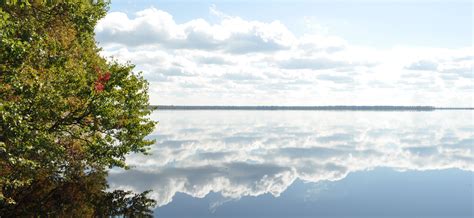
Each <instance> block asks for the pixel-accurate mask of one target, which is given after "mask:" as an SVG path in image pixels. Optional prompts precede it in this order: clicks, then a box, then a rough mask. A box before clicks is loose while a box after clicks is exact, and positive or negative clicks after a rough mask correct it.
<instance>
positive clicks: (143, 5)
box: [95, 0, 474, 107]
mask: <svg viewBox="0 0 474 218" xmlns="http://www.w3.org/2000/svg"><path fill="white" fill-rule="evenodd" d="M473 9H474V8H473V3H472V1H469V0H467V1H466V0H452V1H435V0H418V1H416V0H412V1H408V0H381V1H375V0H354V1H349V0H335V1H329V0H315V1H303V0H296V1H289V0H288V1H284V0H276V1H270V0H254V1H235V0H223V1H207V0H203V1H197V0H193V1H191V0H188V1H184V0H175V1H171V0H166V1H151V0H138V1H131V0H130V1H129V0H115V1H114V0H112V3H111V5H110V10H109V12H108V14H107V15H106V17H104V18H103V19H102V20H100V21H99V23H98V25H97V26H96V29H95V32H96V40H97V41H98V43H99V46H101V47H102V48H103V50H102V55H104V56H106V57H114V58H115V59H117V60H119V61H122V62H126V61H130V62H131V63H133V64H135V65H136V68H135V69H136V71H137V72H138V71H141V72H142V73H143V76H144V77H145V78H146V79H147V80H148V81H149V83H150V90H149V94H150V102H151V104H161V105H432V106H440V107H444V106H446V107H448V106H449V107H472V106H474V95H473V93H474V73H473V66H474V60H473V57H474V51H473V33H472V31H473V16H472V11H473Z"/></svg>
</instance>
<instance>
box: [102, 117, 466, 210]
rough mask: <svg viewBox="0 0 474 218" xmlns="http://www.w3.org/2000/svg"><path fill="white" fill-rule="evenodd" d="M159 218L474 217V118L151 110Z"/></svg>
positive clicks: (150, 176)
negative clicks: (156, 121) (155, 123)
mask: <svg viewBox="0 0 474 218" xmlns="http://www.w3.org/2000/svg"><path fill="white" fill-rule="evenodd" d="M152 118H153V119H155V120H158V121H159V122H160V123H159V125H158V126H157V128H156V130H155V132H154V133H153V134H152V135H151V136H150V137H151V138H154V139H156V144H155V145H153V146H152V148H151V151H150V152H151V155H150V156H144V155H131V156H129V157H128V163H129V164H130V165H132V166H134V168H132V169H131V170H128V171H123V170H117V169H113V170H112V171H111V173H110V175H109V182H110V183H111V188H124V189H132V190H135V191H144V190H148V189H152V190H153V198H155V199H156V200H157V201H158V205H159V207H158V208H156V210H155V216H157V217H433V216H437V217H474V200H473V194H474V193H473V180H474V159H473V157H474V156H473V149H474V112H473V111H431V112H360V111H359V112H347V111H344V112H342V111H155V112H154V113H153V114H152Z"/></svg>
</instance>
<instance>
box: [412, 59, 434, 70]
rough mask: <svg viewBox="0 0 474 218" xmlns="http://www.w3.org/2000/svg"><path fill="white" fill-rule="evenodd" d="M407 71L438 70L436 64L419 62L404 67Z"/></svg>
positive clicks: (425, 61) (424, 61)
mask: <svg viewBox="0 0 474 218" xmlns="http://www.w3.org/2000/svg"><path fill="white" fill-rule="evenodd" d="M406 69H408V70H426V71H436V70H437V69H438V63H436V62H434V61H428V60H421V61H417V62H415V63H412V64H410V65H409V66H407V67H406Z"/></svg>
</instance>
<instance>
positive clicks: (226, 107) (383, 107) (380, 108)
mask: <svg viewBox="0 0 474 218" xmlns="http://www.w3.org/2000/svg"><path fill="white" fill-rule="evenodd" d="M149 108H151V109H152V110H346V111H347V110H352V111H356V110H366V111H370V110H375V111H391V110H392V111H434V110H474V107H434V106H424V105H423V106H422V105H413V106H399V105H320V106H301V105H300V106H276V105H150V106H149Z"/></svg>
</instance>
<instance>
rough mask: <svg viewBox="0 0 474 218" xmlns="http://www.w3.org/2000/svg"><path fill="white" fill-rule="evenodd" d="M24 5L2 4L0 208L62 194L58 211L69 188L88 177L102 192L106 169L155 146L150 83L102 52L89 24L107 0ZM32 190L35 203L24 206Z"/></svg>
mask: <svg viewBox="0 0 474 218" xmlns="http://www.w3.org/2000/svg"><path fill="white" fill-rule="evenodd" d="M20 2H28V5H27V6H24V5H23V6H21V5H18V4H4V3H5V2H3V3H2V4H0V5H1V7H0V208H10V209H12V208H13V209H15V210H17V211H20V210H22V211H24V212H25V211H30V210H33V211H38V210H39V209H38V208H37V206H38V204H40V203H41V202H48V196H51V195H55V194H54V193H56V195H58V193H62V194H64V195H65V196H63V197H64V198H65V199H66V200H63V201H61V202H57V203H52V204H51V205H58V204H59V205H60V206H59V207H58V208H63V210H64V208H68V207H69V206H68V203H67V202H69V203H70V204H73V202H74V200H78V199H80V198H81V197H80V195H79V194H77V195H73V196H69V197H68V196H66V195H67V194H65V193H69V194H70V193H79V192H74V191H70V192H69V191H64V190H70V189H73V188H67V187H76V186H74V184H82V185H85V187H92V186H91V185H86V184H89V183H88V181H89V180H87V179H88V178H89V179H90V178H94V179H93V180H101V182H99V183H98V184H102V186H99V187H96V188H95V189H96V190H104V189H105V188H106V183H105V182H104V181H105V179H104V178H105V176H106V172H105V170H106V169H107V168H110V167H114V166H118V167H126V165H125V162H124V161H125V155H127V154H129V153H132V152H140V153H146V151H147V148H148V147H149V145H151V144H152V143H153V141H150V140H147V139H146V138H145V137H146V136H147V135H148V134H149V133H150V132H151V131H152V130H153V127H154V125H155V123H154V122H153V121H151V120H149V119H148V118H147V115H148V114H149V113H150V110H149V109H148V106H149V105H148V94H147V91H148V84H147V82H146V80H144V79H143V77H142V76H141V75H140V74H136V73H134V72H133V67H134V66H133V65H131V64H125V65H124V64H119V63H117V62H116V61H107V60H105V59H104V58H102V57H101V56H100V55H99V54H98V52H99V51H100V50H99V48H97V46H96V42H95V40H94V26H95V24H96V23H97V21H98V20H99V19H100V18H101V17H103V16H104V15H105V13H106V10H107V4H106V3H104V2H102V1H98V3H97V4H89V3H83V2H81V1H64V2H63V3H56V4H43V3H41V2H44V1H20ZM38 2H40V3H38ZM30 3H31V4H30ZM102 180H103V181H102ZM32 189H35V190H32ZM84 189H87V188H84ZM91 190H94V188H91ZM85 193H87V191H86V192H85ZM91 193H92V192H91ZM97 193H104V194H105V192H103V191H102V192H97ZM31 194H36V195H37V198H36V199H37V200H36V201H35V202H29V201H28V202H26V203H25V197H26V196H28V195H31ZM56 197H57V196H56ZM75 197H77V198H78V199H75ZM43 198H44V200H38V199H43ZM58 198H59V197H58ZM69 198H71V199H73V200H70V201H68V200H67V199H69ZM97 198H102V197H101V196H98V197H97ZM59 199H62V198H59ZM79 202H80V201H79ZM85 204H86V203H85ZM12 205H15V206H14V207H12ZM35 205H36V206H35ZM84 207H85V208H86V207H87V206H84ZM53 208H55V207H54V206H51V207H50V209H51V211H55V209H53ZM92 208H93V207H92ZM74 210H78V209H77V208H76V209H74ZM74 210H72V209H71V210H69V211H70V212H71V211H74ZM1 212H5V211H2V210H0V214H1ZM20 214H21V213H20ZM24 214H27V213H24ZM52 214H54V213H52ZM56 214H64V211H62V212H60V213H59V212H58V213H56ZM0 216H1V215H0Z"/></svg>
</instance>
